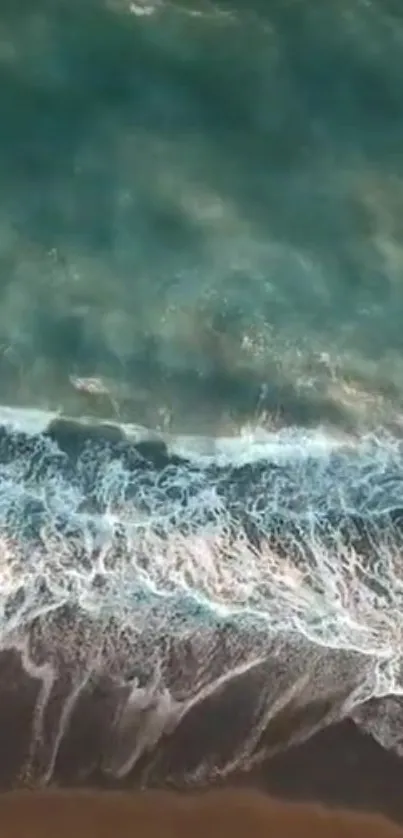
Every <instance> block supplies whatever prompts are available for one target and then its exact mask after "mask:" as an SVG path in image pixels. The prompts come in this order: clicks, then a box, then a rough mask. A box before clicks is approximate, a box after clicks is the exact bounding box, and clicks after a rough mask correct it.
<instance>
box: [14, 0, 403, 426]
mask: <svg viewBox="0 0 403 838" xmlns="http://www.w3.org/2000/svg"><path fill="white" fill-rule="evenodd" d="M402 269H403V6H402V5H401V2H400V0H399V2H396V1H395V0H382V2H381V0H376V2H367V1H366V0H349V2H345V0H321V2H320V3H319V2H317V1H316V0H315V2H310V0H288V2H287V0H281V2H280V0H278V1H277V0H272V2H270V0H265V2H257V0H254V2H250V3H245V2H244V3H241V2H237V0H232V2H223V0H221V2H218V3H210V2H189V1H188V2H184V0H183V2H182V4H177V3H175V2H164V0H162V2H159V3H155V2H154V3H153V4H152V3H151V2H150V4H149V5H147V6H146V5H145V4H144V3H141V2H140V0H137V5H134V4H130V3H129V2H126V0H124V1H123V0H109V2H108V1H105V0H104V2H102V0H97V2H93V0H2V3H1V6H0V381H1V394H2V395H1V402H2V403H7V404H23V405H40V406H46V407H50V408H60V409H62V410H67V411H68V412H70V413H73V414H81V413H96V414H101V415H105V416H119V417H120V418H121V419H124V420H126V421H127V420H132V421H135V422H141V423H144V424H147V425H149V426H152V427H156V426H158V427H165V428H166V427H168V428H174V429H181V430H187V431H189V430H190V431H193V432H194V431H196V432H211V433H223V432H228V431H232V432H234V431H236V429H237V428H239V427H240V426H241V425H243V424H245V423H250V424H252V425H253V424H256V423H258V422H259V423H261V424H264V425H266V426H269V427H273V426H277V425H281V424H284V423H286V424H290V423H291V424H297V425H303V426H305V425H316V424H318V423H324V424H326V425H331V426H338V427H343V428H347V429H361V428H362V427H373V426H376V425H378V424H387V425H393V427H397V426H398V425H400V416H401V412H402V410H403V357H402V349H403V276H402ZM75 376H76V377H77V376H78V377H87V376H90V377H96V378H98V379H100V382H101V385H102V388H103V390H104V391H105V392H103V393H98V394H94V393H92V394H91V393H88V392H82V391H79V390H77V387H75V386H74V381H75V379H74V377H75Z"/></svg>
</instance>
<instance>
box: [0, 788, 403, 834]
mask: <svg viewBox="0 0 403 838" xmlns="http://www.w3.org/2000/svg"><path fill="white" fill-rule="evenodd" d="M0 823H1V835H2V836H4V838H71V836H72V835H76V836H77V837H78V836H81V835H82V836H85V838H115V836H119V838H134V836H136V835H141V838H182V836H183V838H188V836H189V835H192V836H193V838H205V836H207V835H208V836H210V838H224V836H231V838H249V837H251V836H255V837H256V838H266V836H268V835H275V836H276V838H308V836H309V838H311V836H318V838H320V837H322V838H325V836H326V838H353V836H354V838H361V836H362V838H402V836H403V829H401V828H400V827H399V826H398V825H396V824H394V823H392V822H391V821H388V820H386V819H384V818H383V817H380V816H376V815H365V814H357V813H349V812H347V811H343V810H337V811H336V810H334V811H332V810H330V809H329V810H327V809H325V808H323V807H321V806H317V805H311V806H307V805H301V804H299V805H298V804H286V803H282V802H279V801H275V800H273V799H270V798H269V797H267V796H266V795H261V794H258V793H256V792H241V791H240V790H238V791H236V792H232V791H229V790H227V791H224V792H208V793H205V794H198V795H183V794H182V795H178V794H174V793H163V792H143V793H141V792H140V793H137V794H128V793H119V792H108V793H106V792H105V793H103V794H102V793H97V792H90V791H88V792H87V791H86V792H74V793H67V792H59V791H48V792H25V793H23V792H20V793H9V794H5V795H2V796H1V797H0Z"/></svg>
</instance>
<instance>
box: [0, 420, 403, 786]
mask: <svg viewBox="0 0 403 838" xmlns="http://www.w3.org/2000/svg"><path fill="white" fill-rule="evenodd" d="M0 423H1V426H0V534H1V535H0V568H1V570H0V572H1V587H0V626H1V645H2V649H3V653H4V654H6V653H7V652H9V651H10V650H11V649H12V650H14V651H15V652H18V655H19V656H20V660H21V662H22V665H23V668H24V671H25V673H26V675H27V676H28V677H29V678H33V679H35V680H36V681H37V682H38V683H39V684H40V685H41V686H40V689H39V691H38V694H37V698H36V700H35V707H34V708H33V715H32V729H31V741H30V748H29V754H28V756H27V758H26V760H25V764H24V771H25V772H26V773H27V776H28V775H29V776H30V778H31V781H32V778H33V781H34V782H42V783H43V782H48V781H49V780H50V779H51V778H52V777H54V776H56V775H57V770H58V761H60V759H61V756H60V755H61V749H62V745H63V740H64V738H65V737H66V736H68V735H69V731H70V733H71V729H72V725H73V720H74V718H75V716H74V714H75V713H76V711H77V707H78V705H79V701H80V700H82V699H83V696H85V695H87V696H88V695H89V694H91V690H94V689H95V687H94V685H96V684H97V685H99V684H100V683H101V681H102V683H104V684H105V683H106V682H107V684H108V691H109V693H110V695H111V696H112V697H113V702H112V703H113V712H112V715H111V716H110V717H109V734H108V737H107V739H106V740H105V741H104V742H103V744H102V747H101V751H100V753H99V754H98V755H97V765H98V768H99V770H100V771H101V772H102V773H103V774H104V775H105V776H112V777H113V778H115V779H117V780H118V779H119V778H123V777H124V778H128V777H131V776H132V775H133V772H136V771H137V772H140V774H139V776H140V778H141V782H143V783H145V784H155V783H161V782H167V781H174V782H207V781H209V780H211V779H213V778H215V777H217V776H221V777H222V776H225V775H227V774H228V773H230V772H231V771H233V770H236V769H246V768H248V767H250V766H251V765H252V764H253V763H254V762H255V761H257V760H259V759H262V758H263V757H264V756H266V755H267V754H270V753H275V752H276V751H277V750H279V749H280V748H283V747H285V746H287V745H288V744H290V742H296V741H301V740H302V739H304V738H306V737H307V736H308V735H311V734H312V732H313V731H314V730H317V729H320V728H321V727H323V726H324V725H325V724H328V723H330V722H331V721H334V720H336V719H340V718H343V717H345V716H353V718H355V720H356V722H358V723H359V724H360V723H362V725H364V726H365V727H366V729H368V730H370V731H371V733H372V734H373V735H375V736H376V737H377V738H378V739H379V740H380V741H381V742H382V744H384V745H385V746H386V747H391V748H395V749H396V750H398V751H399V748H400V744H399V743H400V736H401V726H400V718H401V709H400V698H399V696H400V695H401V694H402V688H403V672H402V653H401V637H402V626H403V568H402V560H401V555H402V545H403V446H402V443H401V442H400V441H398V440H396V439H394V438H392V437H390V436H385V435H382V436H368V437H366V438H363V439H360V440H352V439H350V440H349V439H336V438H334V439H332V438H331V437H329V436H328V435H326V434H325V433H322V432H316V433H311V434H308V433H306V432H303V431H300V430H298V429H296V430H288V431H284V432H279V433H276V434H263V433H261V434H255V435H254V436H252V435H249V436H244V437H240V438H238V439H235V440H215V441H214V440H207V439H205V440H203V439H200V440H197V439H190V438H173V437H172V438H168V437H163V436H158V435H156V434H151V433H148V432H146V431H144V430H141V429H139V428H135V427H133V426H118V425H110V424H108V425H107V424H99V423H96V422H95V421H93V422H90V421H87V422H84V421H82V422H78V421H75V420H70V419H64V418H62V417H58V416H52V415H49V414H45V413H41V412H34V411H12V410H11V409H6V408H3V409H2V410H1V411H0ZM105 679H106V680H105ZM60 683H63V684H64V687H63V690H60ZM109 693H108V694H109ZM56 694H57V695H58V696H59V697H58V698H55V696H56ZM60 696H61V697H60ZM391 697H393V700H392V699H391ZM367 702H369V703H367ZM50 707H52V710H51V712H50V709H49V708H50ZM55 708H56V710H55ZM363 708H364V709H363ZM367 708H371V711H370V712H369V710H367ZM385 708H389V709H388V713H387V714H385V712H384V711H385ZM228 715H230V718H231V725H230V728H229V729H228ZM195 731H196V732H195ZM182 742H183V743H187V747H186V748H185V751H186V754H185V755H184V752H182V756H181V757H178V743H179V745H180V744H181V743H182ZM182 751H183V749H182ZM94 759H95V758H94ZM88 770H89V769H88Z"/></svg>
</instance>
